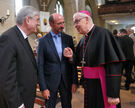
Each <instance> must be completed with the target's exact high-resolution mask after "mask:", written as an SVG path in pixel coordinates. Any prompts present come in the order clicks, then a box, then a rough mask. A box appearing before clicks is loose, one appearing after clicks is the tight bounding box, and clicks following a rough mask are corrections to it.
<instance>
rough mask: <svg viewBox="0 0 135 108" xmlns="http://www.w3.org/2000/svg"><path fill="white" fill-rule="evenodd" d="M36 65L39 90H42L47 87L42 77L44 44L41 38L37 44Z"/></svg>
mask: <svg viewBox="0 0 135 108" xmlns="http://www.w3.org/2000/svg"><path fill="white" fill-rule="evenodd" d="M37 65H38V79H39V86H40V90H41V91H44V90H46V89H48V88H47V85H46V80H45V77H44V46H43V43H42V41H41V39H40V40H39V45H38V56H37Z"/></svg>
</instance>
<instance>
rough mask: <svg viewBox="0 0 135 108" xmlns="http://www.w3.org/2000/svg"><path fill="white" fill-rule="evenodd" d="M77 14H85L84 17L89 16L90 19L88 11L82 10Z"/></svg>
mask: <svg viewBox="0 0 135 108" xmlns="http://www.w3.org/2000/svg"><path fill="white" fill-rule="evenodd" d="M79 13H83V14H86V15H88V16H90V17H91V15H90V13H89V11H86V10H82V11H79Z"/></svg>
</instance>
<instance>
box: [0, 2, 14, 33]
mask: <svg viewBox="0 0 135 108" xmlns="http://www.w3.org/2000/svg"><path fill="white" fill-rule="evenodd" d="M14 7H15V5H14V0H0V17H6V14H7V9H9V12H10V16H9V18H8V19H7V20H6V21H5V22H4V23H3V24H1V23H0V35H1V34H2V33H3V32H4V31H6V30H7V29H8V28H10V27H12V26H14V24H15V21H14V18H15V9H14Z"/></svg>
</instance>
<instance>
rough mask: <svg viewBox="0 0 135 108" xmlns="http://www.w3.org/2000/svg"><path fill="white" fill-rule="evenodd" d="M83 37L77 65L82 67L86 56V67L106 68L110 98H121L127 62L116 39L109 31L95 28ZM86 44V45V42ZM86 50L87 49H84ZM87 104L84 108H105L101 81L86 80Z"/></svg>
mask: <svg viewBox="0 0 135 108" xmlns="http://www.w3.org/2000/svg"><path fill="white" fill-rule="evenodd" d="M87 35H88V38H87V39H85V36H83V37H82V39H81V40H80V42H79V44H78V45H77V48H76V63H77V65H79V66H80V65H81V63H80V62H81V60H82V57H83V54H84V60H85V62H86V63H85V65H84V67H98V66H103V67H104V68H105V76H106V89H107V96H108V97H114V98H117V97H119V94H120V93H119V92H120V82H121V72H122V61H125V57H124V55H123V52H122V50H121V48H120V46H119V44H118V43H117V41H116V39H115V37H114V36H113V35H112V33H111V32H110V31H108V30H107V29H104V28H101V27H97V26H94V27H93V28H92V30H91V31H90V32H89V33H88V34H87ZM85 40H86V42H85V43H86V44H85V45H84V41H85ZM84 48H85V49H84ZM84 89H85V96H84V97H85V99H84V100H85V103H84V108H104V101H103V94H102V90H101V83H100V79H86V78H84Z"/></svg>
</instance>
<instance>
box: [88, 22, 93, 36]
mask: <svg viewBox="0 0 135 108" xmlns="http://www.w3.org/2000/svg"><path fill="white" fill-rule="evenodd" d="M93 27H94V24H92V26H91V28H90V29H89V31H88V33H89V32H90V31H91V30H92V28H93ZM88 33H87V34H88ZM87 34H86V35H87Z"/></svg>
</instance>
